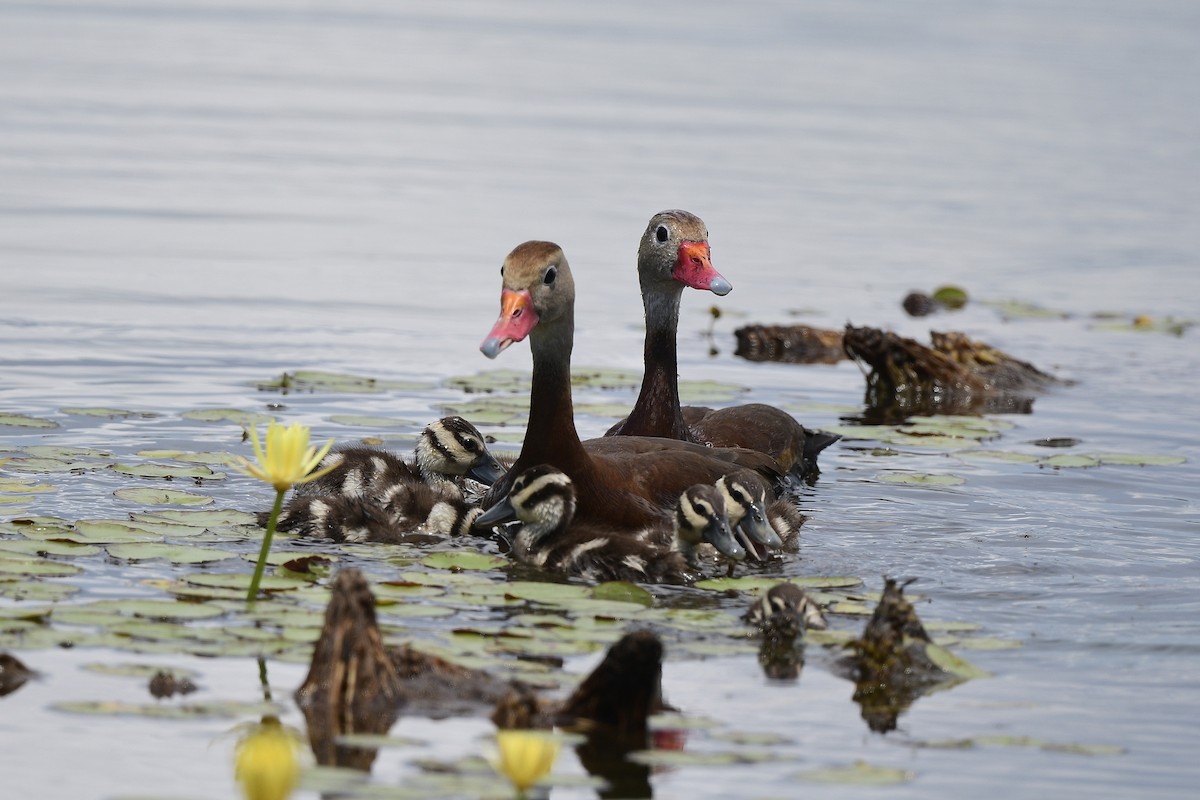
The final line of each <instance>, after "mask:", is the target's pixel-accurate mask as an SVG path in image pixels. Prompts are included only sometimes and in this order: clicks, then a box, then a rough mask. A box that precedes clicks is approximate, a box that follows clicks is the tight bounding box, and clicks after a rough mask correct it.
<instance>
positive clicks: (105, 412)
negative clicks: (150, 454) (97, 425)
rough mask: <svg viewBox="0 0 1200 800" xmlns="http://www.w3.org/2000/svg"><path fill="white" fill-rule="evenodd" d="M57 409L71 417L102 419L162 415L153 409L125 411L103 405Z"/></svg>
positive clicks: (150, 417)
mask: <svg viewBox="0 0 1200 800" xmlns="http://www.w3.org/2000/svg"><path fill="white" fill-rule="evenodd" d="M59 411H61V412H62V413H64V414H69V415H71V416H73V417H102V418H104V419H155V418H157V417H161V416H162V414H158V413H155V412H153V411H127V410H125V409H121V408H103V407H80V406H68V407H66V408H60V409H59Z"/></svg>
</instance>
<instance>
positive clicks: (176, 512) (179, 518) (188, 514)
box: [131, 508, 258, 528]
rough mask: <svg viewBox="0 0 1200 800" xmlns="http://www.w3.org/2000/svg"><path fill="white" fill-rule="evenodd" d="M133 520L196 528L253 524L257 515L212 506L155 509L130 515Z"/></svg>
mask: <svg viewBox="0 0 1200 800" xmlns="http://www.w3.org/2000/svg"><path fill="white" fill-rule="evenodd" d="M131 516H132V519H133V520H134V522H137V523H139V524H140V523H142V522H155V521H158V522H162V521H164V520H165V521H167V522H177V523H180V524H181V525H190V526H193V527H198V528H210V527H214V526H219V525H254V524H256V521H257V520H258V517H257V516H255V515H254V514H252V513H250V512H249V511H239V510H237V509H235V508H213V509H206V510H196V511H193V510H187V509H168V508H163V509H157V510H155V511H150V512H146V513H145V514H133V515H131Z"/></svg>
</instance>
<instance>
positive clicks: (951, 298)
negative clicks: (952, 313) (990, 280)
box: [932, 285, 967, 310]
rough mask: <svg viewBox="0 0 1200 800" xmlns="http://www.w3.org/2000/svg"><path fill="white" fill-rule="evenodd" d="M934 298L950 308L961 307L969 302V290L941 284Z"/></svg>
mask: <svg viewBox="0 0 1200 800" xmlns="http://www.w3.org/2000/svg"><path fill="white" fill-rule="evenodd" d="M932 297H933V299H934V300H936V301H937V302H939V303H941V304H942V305H944V306H945V307H946V308H950V309H956V310H957V309H960V308H962V307H963V306H965V305H966V304H967V292H966V290H964V289H962V288H961V287H958V286H949V285H948V286H939V287H938V288H937V289H935V290H934V292H933V295H932Z"/></svg>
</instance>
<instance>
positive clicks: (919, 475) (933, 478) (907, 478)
mask: <svg viewBox="0 0 1200 800" xmlns="http://www.w3.org/2000/svg"><path fill="white" fill-rule="evenodd" d="M879 479H880V480H881V481H884V482H885V483H903V484H906V485H909V486H960V485H962V484H964V483H966V482H967V481H966V479H965V478H962V477H959V476H958V475H946V474H936V475H935V474H930V473H926V472H885V473H883V474H882V475H880V476H879Z"/></svg>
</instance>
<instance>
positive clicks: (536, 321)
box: [481, 242, 780, 529]
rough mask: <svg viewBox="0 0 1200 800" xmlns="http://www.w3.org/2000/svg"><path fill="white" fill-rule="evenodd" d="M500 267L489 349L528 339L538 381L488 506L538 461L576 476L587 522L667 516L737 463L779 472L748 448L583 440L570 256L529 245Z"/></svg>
mask: <svg viewBox="0 0 1200 800" xmlns="http://www.w3.org/2000/svg"><path fill="white" fill-rule="evenodd" d="M502 274H503V277H504V289H503V293H502V296H501V314H500V319H499V320H498V321H497V322H496V325H495V327H494V328H493V329H492V332H491V334H490V335H489V336H488V338H487V339H486V340H485V341H484V343H483V345H482V347H481V349H482V350H483V352H484V354H485V355H488V356H489V357H492V358H494V357H495V356H496V355H497V354H499V353H500V351H501V350H503V349H504V348H505V347H507V346H508V345H509V344H511V343H512V342H514V341H520V340H521V339H523V338H525V337H526V336H528V337H529V340H530V349H531V350H532V352H533V388H532V390H531V392H530V404H529V425H528V427H527V429H526V432H525V441H524V443H523V445H522V448H521V454H520V455H519V456H518V457H517V460H516V462H515V463H514V464H513V466H512V468H511V469H510V470H509V472H508V474H507V475H506V476H505V477H504V478H503V479H501V480H499V481H497V482H496V483H495V484H494V485H493V486H492V488H491V490H489V492H488V493H487V495H485V497H484V498H483V501H482V504H483V506H484V507H485V508H487V507H489V506H491V505H493V504H494V503H495V502H497V501H498V500H500V499H501V498H503V497H504V496H505V495H506V494H507V493H508V491H509V489H510V488H511V486H512V481H513V479H514V478H515V476H516V475H517V474H519V473H521V472H522V471H523V470H525V469H527V468H529V467H532V466H536V465H539V464H550V465H552V466H554V467H557V468H558V469H559V470H561V471H563V472H564V473H566V474H567V475H568V476H569V477H570V478H571V480H572V481H573V483H574V485H575V490H576V494H577V497H578V508H577V516H578V518H579V519H580V520H581V521H600V522H603V523H606V524H609V525H615V526H620V527H624V528H634V529H636V528H640V527H644V526H647V525H650V524H653V523H655V522H657V521H659V520H662V519H665V518H667V517H668V516H669V514H670V509H671V507H672V506H673V505H674V503H675V501H676V499H677V498H678V497H679V494H680V493H681V492H682V491H683V490H684V489H686V488H688V487H689V486H691V485H693V484H697V483H714V482H715V481H716V480H717V479H718V478H720V477H721V476H722V475H723V474H725V472H727V471H729V470H730V469H731V468H732V466H731V465H737V466H741V467H746V468H749V469H752V470H755V471H757V472H760V473H761V474H762V475H764V476H765V477H767V478H768V479H770V480H774V479H777V478H778V477H780V473H779V469H778V467H777V466H776V463H775V461H774V459H772V458H770V457H769V456H764V455H763V454H762V453H757V452H754V451H750V450H745V449H721V448H708V447H704V446H702V445H696V444H694V443H689V442H684V441H678V440H674V439H660V438H635V437H624V438H621V439H613V438H603V439H592V440H589V441H587V442H582V441H580V439H579V434H578V432H577V431H576V429H575V419H574V412H573V407H572V403H571V377H570V373H571V350H572V347H573V344H574V342H573V338H574V333H575V313H574V303H575V288H574V281H573V279H572V276H571V271H570V267H569V266H568V264H567V260H566V257H565V256H564V255H563V252H562V250H561V249H560V248H559V247H558V246H557V245H555V244H552V243H550V242H526V243H524V244H522V245H519V246H518V247H517V248H516V249H515V250H513V251H512V253H510V254H509V256H508V258H507V259H505V262H504V267H503V270H502Z"/></svg>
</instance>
